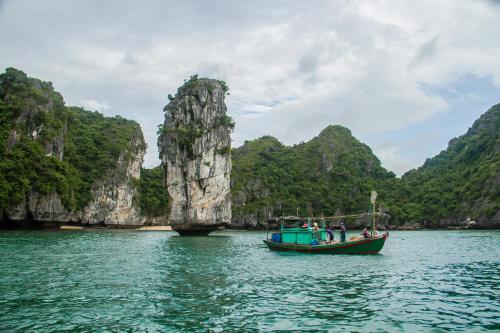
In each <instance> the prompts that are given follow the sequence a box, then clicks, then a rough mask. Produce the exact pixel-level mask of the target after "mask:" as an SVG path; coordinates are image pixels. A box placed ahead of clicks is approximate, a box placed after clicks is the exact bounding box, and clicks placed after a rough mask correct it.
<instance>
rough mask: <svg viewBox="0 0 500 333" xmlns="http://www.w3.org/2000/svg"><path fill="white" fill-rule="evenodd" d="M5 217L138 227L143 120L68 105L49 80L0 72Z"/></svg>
mask: <svg viewBox="0 0 500 333" xmlns="http://www.w3.org/2000/svg"><path fill="white" fill-rule="evenodd" d="M0 120H1V122H0V124H1V126H0V157H1V159H0V218H1V219H2V220H4V222H5V221H10V222H16V223H29V224H54V223H56V224H57V223H78V224H88V225H96V224H99V225H138V224H142V223H143V222H144V218H143V217H141V216H140V214H139V210H138V209H137V208H136V205H135V204H134V197H136V194H137V189H136V187H137V186H136V183H137V180H138V179H139V177H140V169H141V165H142V160H143V157H144V153H145V149H146V145H145V143H144V139H143V136H142V131H141V129H140V127H139V125H138V124H137V123H135V122H132V121H129V120H126V119H123V118H121V117H114V118H107V117H104V116H102V115H101V114H99V113H97V112H89V111H86V110H83V109H79V108H68V107H66V106H65V105H64V101H63V99H62V96H61V95H60V94H59V93H57V92H55V91H54V89H53V87H52V84H51V83H50V82H43V81H40V80H38V79H33V78H29V77H28V76H27V75H26V74H25V73H23V72H21V71H19V70H16V69H13V68H9V69H7V70H6V72H5V73H3V74H0Z"/></svg>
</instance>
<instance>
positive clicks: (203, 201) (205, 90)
mask: <svg viewBox="0 0 500 333" xmlns="http://www.w3.org/2000/svg"><path fill="white" fill-rule="evenodd" d="M226 91H227V87H226V85H225V83H224V82H223V81H218V80H212V79H205V78H203V79H199V78H198V77H197V76H193V77H191V79H190V80H189V81H187V82H186V83H185V84H184V85H183V86H182V87H181V88H179V90H178V91H177V94H176V95H175V97H172V96H169V97H170V99H171V101H170V103H169V104H168V105H167V106H166V107H165V108H164V111H165V122H164V124H163V127H162V128H161V129H160V131H161V135H160V137H159V138H158V148H159V152H160V158H161V160H162V167H163V168H164V172H165V176H166V177H165V186H166V187H167V190H168V193H169V204H170V214H169V221H170V224H171V225H172V228H173V229H174V230H176V231H178V232H179V233H180V234H181V235H188V234H207V233H209V232H210V231H213V230H215V229H217V228H219V227H223V226H225V225H227V224H229V223H230V222H231V198H230V192H229V180H230V175H231V138H230V132H231V129H232V128H233V127H234V123H233V122H232V120H231V118H230V117H229V116H228V115H227V114H226V105H225V103H224V98H225V95H226Z"/></svg>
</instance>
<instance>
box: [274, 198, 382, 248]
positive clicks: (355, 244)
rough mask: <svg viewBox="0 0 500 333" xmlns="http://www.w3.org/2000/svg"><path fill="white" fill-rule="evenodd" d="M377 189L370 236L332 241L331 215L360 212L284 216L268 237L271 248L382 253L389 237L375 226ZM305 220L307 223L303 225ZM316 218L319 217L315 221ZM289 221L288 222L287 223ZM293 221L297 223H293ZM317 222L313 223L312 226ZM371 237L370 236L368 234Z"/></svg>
mask: <svg viewBox="0 0 500 333" xmlns="http://www.w3.org/2000/svg"><path fill="white" fill-rule="evenodd" d="M376 197H377V193H376V192H375V191H373V192H372V196H371V202H372V205H373V207H372V210H371V213H369V214H370V215H371V217H372V228H371V234H370V235H369V236H370V237H369V238H364V237H363V238H359V237H351V239H350V240H349V241H346V242H335V241H330V240H329V238H330V237H329V236H328V233H329V231H330V230H327V229H326V228H325V225H326V222H325V221H326V220H327V219H338V218H339V217H340V218H346V217H356V216H361V215H363V214H358V215H345V216H335V217H330V218H324V217H323V218H320V219H314V218H305V219H304V218H300V217H287V218H285V217H282V218H281V219H280V222H281V223H280V230H279V232H275V233H272V234H271V238H269V233H268V237H267V239H265V240H264V244H266V245H267V246H268V247H269V249H270V250H273V251H296V252H306V253H330V254H378V253H379V252H380V250H382V248H383V247H384V244H385V241H386V240H387V238H388V237H389V233H388V232H387V231H386V232H385V233H384V234H383V235H377V233H376V227H375V215H377V213H374V211H375V200H376ZM302 221H304V222H305V223H304V224H303V225H300V224H301V223H302ZM313 221H318V222H320V224H321V227H320V226H319V225H318V223H317V222H314V224H313V223H312V222H313ZM287 222H288V223H287ZM290 222H292V223H293V224H294V226H290ZM312 226H313V227H312ZM367 237H368V236H367Z"/></svg>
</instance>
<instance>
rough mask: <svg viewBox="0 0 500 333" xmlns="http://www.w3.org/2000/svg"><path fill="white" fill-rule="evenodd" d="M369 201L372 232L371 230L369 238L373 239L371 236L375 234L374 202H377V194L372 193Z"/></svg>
mask: <svg viewBox="0 0 500 333" xmlns="http://www.w3.org/2000/svg"><path fill="white" fill-rule="evenodd" d="M370 201H371V202H372V230H371V237H372V238H373V234H374V232H375V202H376V201H377V192H375V191H372V195H371V197H370Z"/></svg>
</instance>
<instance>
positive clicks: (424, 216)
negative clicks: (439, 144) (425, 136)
mask: <svg viewBox="0 0 500 333" xmlns="http://www.w3.org/2000/svg"><path fill="white" fill-rule="evenodd" d="M401 191H402V194H403V195H401V196H400V207H401V210H402V212H401V213H402V218H403V219H405V220H420V221H426V222H428V223H430V224H431V225H432V224H437V221H439V220H445V221H446V220H457V219H459V220H464V219H466V218H467V217H470V218H472V219H479V220H486V221H487V220H491V219H493V218H494V217H495V215H497V217H496V219H500V104H497V105H495V106H493V107H492V108H491V109H490V110H488V111H487V112H486V113H485V114H483V115H482V116H481V117H480V118H479V119H478V120H476V122H475V123H474V125H473V126H472V127H471V128H470V129H469V130H468V131H467V133H466V134H464V135H462V136H460V137H458V138H455V139H453V140H451V141H450V143H449V146H448V148H447V149H446V150H443V151H442V152H441V153H439V154H438V155H437V156H435V157H433V158H430V159H427V161H426V162H425V163H424V165H423V166H421V167H420V168H418V169H416V170H411V171H409V172H407V173H406V174H405V175H403V177H402V179H401Z"/></svg>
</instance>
